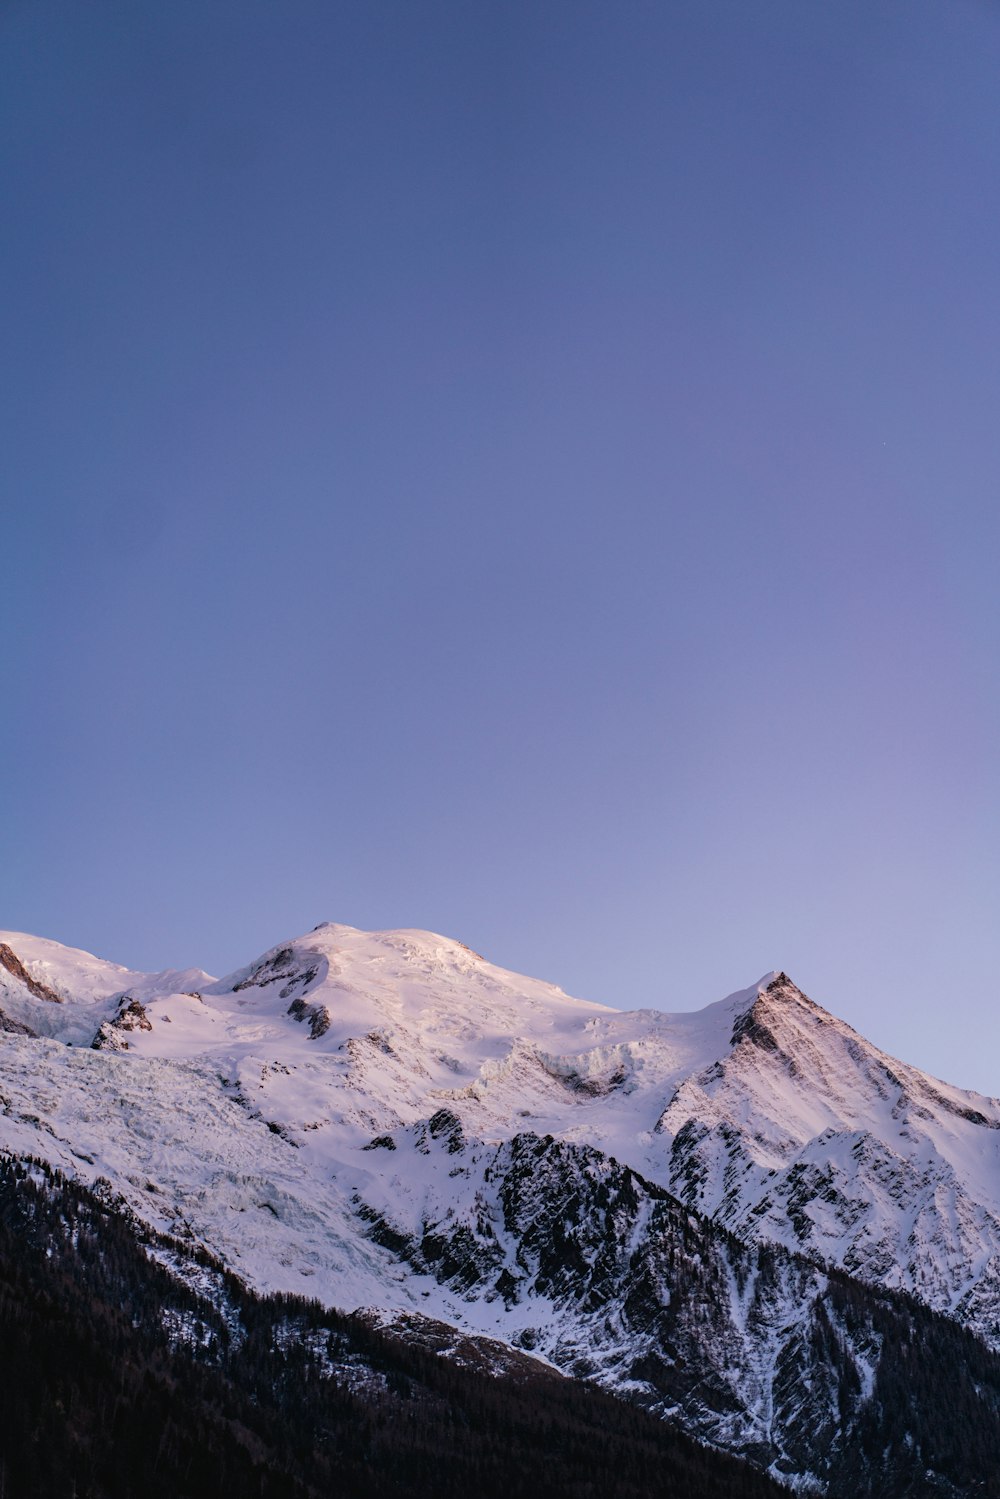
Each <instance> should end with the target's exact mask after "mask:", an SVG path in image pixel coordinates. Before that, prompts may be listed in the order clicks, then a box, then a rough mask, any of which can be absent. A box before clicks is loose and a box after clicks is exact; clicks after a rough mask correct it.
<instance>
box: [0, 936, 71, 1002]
mask: <svg viewBox="0 0 1000 1499" xmlns="http://www.w3.org/2000/svg"><path fill="white" fill-rule="evenodd" d="M0 968H5V969H6V970H7V972H8V973H9V974H10V975H11V977H12V978H16V979H17V980H18V982H19V983H22V984H23V985H24V987H25V988H26V989H27V991H28V993H29V994H31V995H33V996H34V997H35V999H44V1000H47V1001H48V1003H49V1004H53V1005H61V1004H62V1002H63V999H62V995H61V994H57V993H56V992H55V990H54V989H50V988H49V986H48V984H43V983H40V982H39V980H38V979H35V978H32V976H31V974H30V973H29V972H28V970H27V968H25V966H24V964H23V963H22V962H21V959H20V958H19V957H18V955H17V953H16V952H14V950H13V949H12V948H11V947H9V946H8V945H7V943H6V942H0Z"/></svg>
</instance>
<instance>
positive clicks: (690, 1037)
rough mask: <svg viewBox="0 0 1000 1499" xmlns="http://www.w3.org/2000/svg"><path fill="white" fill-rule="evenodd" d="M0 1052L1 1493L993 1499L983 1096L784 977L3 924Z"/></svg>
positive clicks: (385, 941)
mask: <svg viewBox="0 0 1000 1499" xmlns="http://www.w3.org/2000/svg"><path fill="white" fill-rule="evenodd" d="M0 1031H2V1034H0V1150H2V1151H3V1159H2V1160H0V1230H2V1233H0V1327H2V1332H3V1336H2V1338H0V1344H2V1346H3V1349H4V1350H5V1351H4V1353H3V1355H2V1359H3V1362H2V1368H0V1409H2V1410H3V1412H4V1415H5V1416H6V1419H5V1420H4V1421H3V1422H2V1423H0V1429H2V1430H3V1432H4V1433H5V1436H4V1441H5V1442H6V1443H7V1445H6V1447H5V1449H4V1452H3V1454H2V1465H0V1493H2V1494H4V1495H5V1496H10V1495H21V1494H24V1495H31V1494H48V1493H52V1494H55V1493H67V1494H68V1493H75V1494H76V1495H78V1499H84V1496H87V1495H93V1496H94V1499H98V1496H104V1495H111V1494H122V1495H126V1494H129V1493H135V1492H139V1491H141V1492H144V1493H148V1494H149V1495H151V1496H153V1495H158V1494H160V1493H162V1494H164V1495H167V1494H170V1495H174V1496H176V1495H180V1494H188V1493H189V1494H192V1495H194V1494H198V1493H202V1492H206V1493H207V1492H209V1491H211V1492H213V1493H223V1494H225V1493H237V1492H239V1493H244V1492H246V1493H254V1494H257V1493H258V1492H259V1493H261V1494H268V1495H270V1494H274V1495H279V1494H280V1495H286V1494H287V1495H289V1496H296V1499H298V1496H302V1499H306V1496H311V1495H319V1494H334V1493H336V1494H341V1493H342V1494H345V1495H348V1494H350V1495H354V1494H358V1495H361V1494H385V1495H393V1496H395V1495H398V1496H404V1495H405V1496H417V1495H424V1494H427V1495H429V1494H432V1493H433V1494H437V1495H450V1494H452V1493H455V1494H459V1493H468V1492H469V1491H470V1490H471V1489H476V1490H478V1491H479V1493H481V1494H483V1495H489V1494H493V1493H496V1494H498V1495H499V1494H501V1493H502V1494H504V1495H505V1496H508V1499H510V1496H514V1495H518V1494H521V1493H524V1494H525V1495H528V1494H536V1493H545V1494H546V1495H562V1494H566V1495H567V1496H568V1495H570V1494H573V1495H580V1496H583V1495H592V1496H594V1499H597V1496H603V1495H609V1496H610V1495H619V1496H622V1499H625V1496H635V1499H639V1496H641V1495H652V1494H663V1495H675V1496H685V1495H692V1496H696V1495H705V1496H712V1495H715V1494H718V1495H720V1496H721V1495H740V1494H745V1495H748V1496H751V1495H762V1496H763V1495H776V1494H779V1493H781V1492H782V1491H787V1490H788V1489H791V1490H794V1491H797V1492H800V1493H809V1494H817V1495H820V1494H828V1495H831V1496H845V1499H846V1496H857V1495H868V1494H871V1495H876V1494H877V1495H922V1494H928V1495H931V1494H934V1495H949V1496H958V1495H1000V1101H997V1100H995V1099H990V1098H985V1097H980V1096H978V1095H976V1094H972V1093H969V1092H965V1091H963V1090H961V1089H959V1088H956V1087H952V1086H949V1085H948V1084H946V1083H943V1082H939V1081H938V1080H936V1079H934V1078H932V1077H929V1076H928V1075H926V1074H924V1073H922V1072H920V1071H918V1070H916V1069H915V1068H913V1067H910V1066H907V1065H905V1064H904V1063H902V1062H899V1061H896V1060H894V1059H892V1058H890V1057H888V1056H886V1055H885V1054H884V1053H882V1052H880V1051H879V1050H878V1049H877V1048H875V1047H874V1046H872V1045H870V1044H869V1043H868V1042H867V1041H866V1040H865V1039H864V1038H863V1037H861V1036H860V1035H858V1034H857V1033H856V1032H855V1031H853V1030H852V1029H851V1028H850V1027H849V1026H847V1025H845V1024H843V1023H842V1022H841V1021H839V1020H837V1019H836V1018H835V1017H834V1016H832V1015H830V1014H828V1013H827V1012H826V1011H825V1010H823V1009H822V1008H820V1007H819V1006H818V1005H817V1004H815V1003H813V1002H812V1001H811V1000H810V999H808V998H807V997H806V996H805V995H804V994H803V993H802V992H801V991H800V990H799V989H798V988H796V986H795V984H794V983H793V982H792V981H791V979H790V978H788V976H787V975H785V974H784V973H769V974H766V975H765V976H764V977H763V978H762V979H761V980H760V981H759V982H758V983H755V984H752V985H751V986H750V987H749V988H747V989H744V990H741V991H740V992H739V993H736V994H733V995H731V996H729V998H727V999H723V1000H721V1001H719V1002H718V1003H715V1004H712V1005H709V1006H708V1008H707V1009H703V1010H701V1011H698V1012H691V1013H682V1014H667V1013H664V1012H661V1011H659V1010H638V1011H633V1012H629V1013H626V1012H621V1011H618V1010H615V1009H611V1008H607V1007H605V1006H603V1005H600V1004H594V1003H590V1002H587V1001H583V1000H578V999H573V998H570V997H569V996H567V995H566V994H564V993H563V992H562V991H561V990H560V989H557V988H555V987H553V986H552V985H549V984H546V983H542V982H540V981H537V980H533V979H529V978H524V977H521V976H520V975H517V974H514V973H510V972H507V971H505V970H503V969H501V968H498V967H495V966H494V965H493V964H491V963H489V962H487V961H486V960H485V959H483V958H481V957H479V956H478V955H477V954H475V953H474V952H472V951H470V950H469V949H468V948H466V947H464V946H463V945H462V944H461V943H460V942H456V941H451V940H448V939H446V938H444V937H439V936H435V935H433V934H431V933H428V932H419V931H393V932H374V933H365V932H360V931H357V930H355V929H354V928H352V927H347V926H338V925H333V924H324V925H322V926H320V927H317V928H316V929H315V930H314V931H312V932H310V933H308V934H307V935H306V936H303V937H300V938H297V939H295V940H292V941H288V942H284V943H282V944H280V945H279V946H276V947H273V948H271V949H270V950H269V951H268V952H266V953H264V954H263V956H261V957H259V958H257V959H256V960H255V961H254V962H252V963H250V964H249V965H248V966H247V967H245V968H242V969H240V970H238V971H237V972H236V973H232V974H230V975H229V976H228V977H226V978H224V979H221V980H215V979H213V978H211V977H210V976H209V975H207V974H205V973H202V972H201V971H198V970H183V971H168V972H164V973H157V974H142V973H135V972H132V971H129V970H127V969H125V968H121V967H119V966H117V965H116V964H114V963H111V962H106V961H104V960H102V959H98V958H95V957H92V956H90V955H89V954H87V953H83V952H80V951H77V950H75V949H72V948H67V947H63V946H61V945H59V944H58V943H56V942H51V941H46V940H43V939H40V938H36V937H30V936H26V935H24V934H21V933H15V932H7V933H0ZM70 1333H71V1334H72V1336H70ZM70 1347H72V1348H73V1349H75V1350H76V1353H75V1355H74V1357H70V1355H69V1354H68V1352H67V1349H68V1348H70ZM46 1350H49V1352H50V1353H51V1359H50V1362H49V1363H47V1362H46V1358H47V1357H48V1355H47V1353H46ZM74 1358H75V1360H76V1363H75V1364H74ZM75 1368H79V1369H83V1370H86V1371H87V1373H86V1375H85V1376H84V1375H79V1374H77V1373H75V1372H74V1369H75ZM97 1369H100V1370H103V1373H102V1375H101V1377H100V1378H95V1377H94V1371H95V1370H97ZM32 1371H34V1372H32ZM60 1381H62V1384H61V1383H60ZM54 1390H57V1391H58V1394H57V1395H54V1394H53V1391H54ZM53 1404H55V1405H56V1406H57V1408H58V1409H59V1411H60V1417H59V1419H58V1421H57V1422H56V1423H55V1427H53V1425H52V1423H51V1422H50V1423H49V1424H48V1425H46V1424H45V1423H44V1422H43V1421H42V1420H41V1418H40V1416H39V1414H38V1412H39V1410H40V1409H41V1408H43V1407H45V1408H48V1409H50V1408H51V1407H52V1406H53ZM167 1409H169V1411H170V1417H169V1420H168V1419H167V1418H166V1416H165V1415H164V1411H165V1410H167ZM15 1428H16V1429H17V1430H22V1429H23V1430H24V1433H25V1434H24V1435H23V1438H21V1439H19V1441H20V1445H18V1444H17V1443H16V1442H13V1440H12V1439H11V1438H10V1436H9V1433H10V1432H11V1431H12V1430H13V1429H15ZM54 1432H55V1434H54ZM137 1432H143V1433H145V1436H144V1437H143V1439H142V1440H141V1441H139V1444H138V1451H137V1452H136V1453H135V1454H133V1456H131V1457H130V1458H129V1461H128V1463H126V1464H125V1467H124V1468H123V1467H122V1461H121V1454H122V1452H124V1451H128V1452H129V1453H131V1452H132V1448H133V1447H134V1446H135V1437H136V1433H137ZM150 1432H155V1433H156V1435H155V1439H151V1438H150V1437H149V1433H150ZM108 1452H117V1453H118V1458H117V1459H116V1461H115V1462H114V1463H112V1462H110V1460H109V1459H108V1456H107V1454H108ZM213 1465H214V1466H213ZM122 1473H124V1474H125V1476H124V1477H122V1476H121V1474H122ZM46 1474H48V1477H45V1476H44V1475H46ZM116 1474H118V1476H117V1477H116Z"/></svg>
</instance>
